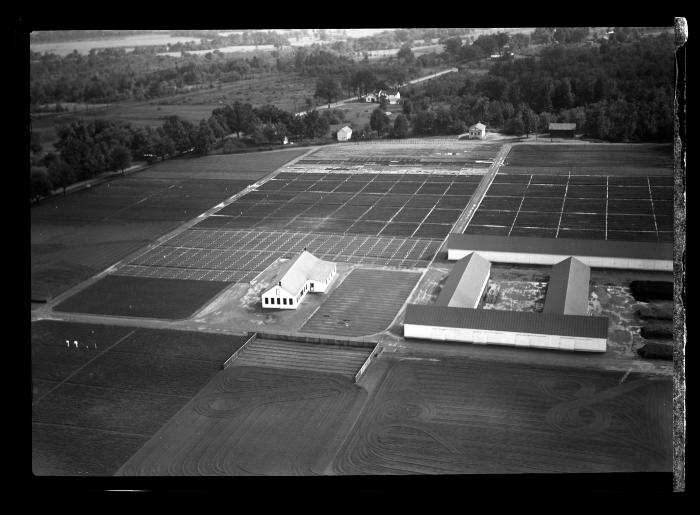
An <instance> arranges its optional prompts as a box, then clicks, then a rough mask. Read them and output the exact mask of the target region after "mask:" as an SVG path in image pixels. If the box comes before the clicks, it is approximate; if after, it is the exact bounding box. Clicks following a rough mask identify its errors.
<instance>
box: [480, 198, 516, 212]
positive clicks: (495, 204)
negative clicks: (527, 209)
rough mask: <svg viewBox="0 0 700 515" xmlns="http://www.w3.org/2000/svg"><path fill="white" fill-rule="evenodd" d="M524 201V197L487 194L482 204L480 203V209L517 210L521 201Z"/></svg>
mask: <svg viewBox="0 0 700 515" xmlns="http://www.w3.org/2000/svg"><path fill="white" fill-rule="evenodd" d="M522 201H523V198H522V197H492V196H489V195H487V196H485V197H484V198H483V199H482V201H481V204H479V210H481V209H490V210H494V211H501V210H507V211H512V210H515V211H517V210H518V209H519V208H520V203H521V202H522Z"/></svg>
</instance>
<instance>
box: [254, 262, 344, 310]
mask: <svg viewBox="0 0 700 515" xmlns="http://www.w3.org/2000/svg"><path fill="white" fill-rule="evenodd" d="M335 272H336V267H335V263H331V262H329V261H323V260H321V259H318V258H317V257H316V256H314V255H313V254H311V253H310V252H307V251H306V250H304V251H302V252H301V253H300V254H299V255H298V256H296V257H295V258H294V259H292V260H290V261H289V262H288V263H285V265H284V266H283V267H282V269H281V270H280V271H279V273H278V274H277V277H276V279H275V285H274V286H273V287H272V288H269V289H268V290H266V291H264V292H263V293H262V296H261V302H262V307H263V308H276V309H296V308H297V307H298V306H299V304H300V303H301V301H302V300H303V299H304V297H305V296H306V294H307V293H309V292H324V291H326V288H328V285H329V284H330V282H331V281H332V280H333V277H334V276H335Z"/></svg>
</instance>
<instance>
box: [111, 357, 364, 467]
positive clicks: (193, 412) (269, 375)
mask: <svg viewBox="0 0 700 515" xmlns="http://www.w3.org/2000/svg"><path fill="white" fill-rule="evenodd" d="M365 398H366V391H365V390H364V389H362V388H360V387H358V386H356V385H355V384H354V383H353V381H352V379H349V378H347V377H343V376H342V375H340V374H329V373H321V372H317V371H311V370H298V369H294V370H293V369H283V368H271V367H254V366H230V367H228V368H227V369H225V370H223V371H221V372H219V374H217V375H216V376H215V377H214V379H213V380H211V381H210V382H209V384H208V385H207V386H206V387H205V388H203V389H202V391H201V392H200V393H199V394H198V395H197V396H196V397H195V398H194V399H193V400H192V401H191V402H190V403H188V404H187V406H185V407H184V408H183V409H182V410H181V411H180V412H179V413H178V414H177V415H176V416H175V417H174V418H173V419H172V420H170V421H169V422H168V423H167V424H166V425H165V426H163V428H162V429H161V430H160V431H159V432H158V433H156V434H155V435H154V437H153V438H152V439H151V440H150V441H148V442H147V443H146V444H145V445H144V446H143V447H142V448H141V449H139V450H138V452H136V453H135V454H134V455H133V456H132V457H131V458H130V459H129V460H128V461H127V462H126V463H125V464H124V465H123V466H122V467H121V469H120V470H119V471H118V473H117V475H119V476H135V475H148V476H150V475H157V476H163V475H174V476H231V475H236V476H238V475H279V476H288V475H317V474H323V473H324V470H325V468H326V466H327V464H328V463H329V462H330V460H331V458H332V455H333V453H334V452H335V450H336V448H337V442H338V438H339V437H341V436H342V435H343V434H345V433H346V432H347V427H348V425H349V424H350V423H351V422H352V418H353V414H354V413H356V412H357V411H358V410H359V409H360V407H361V404H362V402H363V400H364V399H365ZM173 449H176V451H175V452H173Z"/></svg>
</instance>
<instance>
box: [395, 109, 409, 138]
mask: <svg viewBox="0 0 700 515" xmlns="http://www.w3.org/2000/svg"><path fill="white" fill-rule="evenodd" d="M407 136H408V120H407V119H406V117H405V116H404V115H402V114H398V115H396V119H395V120H394V137H395V138H405V137H407Z"/></svg>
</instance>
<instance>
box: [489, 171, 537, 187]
mask: <svg viewBox="0 0 700 515" xmlns="http://www.w3.org/2000/svg"><path fill="white" fill-rule="evenodd" d="M530 177H531V175H530V174H508V173H503V172H500V171H499V172H498V173H497V174H496V177H495V178H494V182H498V183H502V184H505V183H508V184H527V183H528V182H530Z"/></svg>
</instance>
